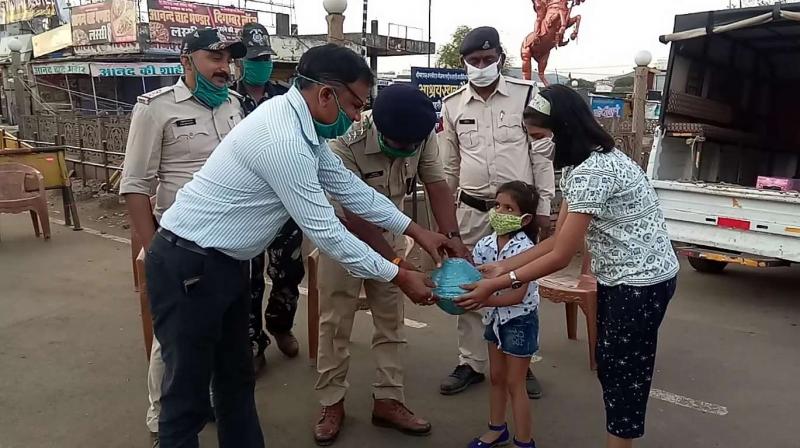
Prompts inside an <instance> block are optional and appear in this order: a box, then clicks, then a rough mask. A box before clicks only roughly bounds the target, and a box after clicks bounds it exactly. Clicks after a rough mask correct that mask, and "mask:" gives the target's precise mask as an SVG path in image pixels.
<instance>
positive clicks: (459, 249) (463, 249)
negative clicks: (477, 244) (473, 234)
mask: <svg viewBox="0 0 800 448" xmlns="http://www.w3.org/2000/svg"><path fill="white" fill-rule="evenodd" d="M447 255H449V256H451V257H455V258H463V259H465V260H468V261H469V262H470V263H472V251H470V250H469V249H467V246H465V245H464V242H463V241H462V240H461V238H459V237H453V238H450V244H449V245H448V247H447Z"/></svg>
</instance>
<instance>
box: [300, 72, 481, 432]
mask: <svg viewBox="0 0 800 448" xmlns="http://www.w3.org/2000/svg"><path fill="white" fill-rule="evenodd" d="M435 125H436V112H435V111H434V109H433V105H432V103H431V101H430V100H429V99H428V98H427V97H426V96H425V95H424V94H423V93H422V92H420V91H419V90H417V89H414V88H413V87H411V86H405V85H392V86H389V87H387V88H385V89H384V90H382V91H381V93H380V94H379V95H378V97H377V98H376V100H375V105H374V108H373V110H372V111H370V112H364V114H363V115H362V118H361V121H359V122H357V123H355V124H354V125H353V127H352V128H351V130H350V132H349V133H348V134H347V135H346V136H345V137H343V138H340V139H338V140H335V141H332V142H331V143H330V147H331V149H332V150H333V151H334V152H335V153H336V154H338V155H339V156H340V157H341V158H342V160H343V161H344V165H345V166H346V167H347V168H349V169H350V170H352V171H353V172H355V173H356V174H359V175H360V176H361V178H362V179H363V180H364V181H365V182H366V183H367V184H369V185H370V186H372V187H373V188H375V189H376V190H377V191H378V192H379V193H381V194H383V195H385V196H387V197H389V198H390V199H391V200H392V201H393V202H394V203H395V204H397V207H398V208H401V209H402V207H403V202H404V201H405V199H406V197H407V196H408V195H409V194H411V192H412V191H413V190H414V188H415V187H416V184H417V177H419V179H420V180H421V181H422V183H424V184H425V186H426V189H427V192H428V196H429V197H430V201H431V205H432V208H433V211H434V215H435V218H436V222H437V224H438V227H439V230H440V231H441V232H442V233H444V234H445V235H448V236H449V237H451V238H453V239H456V241H454V243H456V247H457V252H458V253H456V254H454V255H457V256H461V257H464V256H467V254H468V253H469V251H468V249H467V248H466V246H464V245H463V244H462V243H460V241H459V237H458V224H457V222H456V217H455V207H454V203H453V200H452V193H451V191H450V189H449V187H448V185H447V182H446V180H445V174H444V169H443V166H442V162H441V158H440V156H439V148H438V144H437V140H436V134H435V133H433V132H432V131H433V128H434V126H435ZM338 211H339V212H340V216H342V218H343V220H344V221H345V223H346V226H347V228H348V229H349V230H350V231H351V232H353V233H354V234H355V235H357V236H358V237H359V238H361V239H362V240H363V241H364V242H366V243H367V244H369V245H370V246H371V247H372V248H373V249H375V250H376V251H377V252H378V253H379V254H381V255H382V256H383V257H384V258H386V259H387V260H391V261H392V262H394V263H395V264H398V265H400V266H402V267H405V268H407V269H414V270H416V268H414V267H413V266H412V265H410V264H409V263H408V262H406V261H405V260H403V258H402V253H403V249H404V247H403V246H404V242H405V239H404V238H403V237H402V236H400V237H397V238H396V237H394V236H393V235H391V234H390V233H387V232H384V231H382V230H381V229H379V228H377V227H375V226H373V225H372V224H369V223H367V222H365V221H364V220H362V219H360V218H358V217H357V216H355V215H353V214H351V213H349V212H347V211H346V210H342V209H341V207H338ZM319 277H320V278H319V284H320V288H319V289H320V291H319V292H320V303H319V308H320V309H319V312H320V331H319V352H318V357H317V370H318V371H319V379H318V380H317V385H316V389H317V391H318V393H319V398H320V404H321V405H322V412H321V416H320V418H319V420H318V422H317V425H316V427H315V428H314V438H315V440H316V441H317V443H319V444H321V445H329V444H331V443H333V441H334V440H335V439H336V436H337V435H338V434H339V431H340V429H341V425H342V421H343V419H344V397H345V393H346V391H347V387H348V383H347V371H348V367H349V361H350V360H349V358H350V354H349V350H348V347H349V344H350V334H351V331H352V329H353V319H354V317H355V313H356V311H357V309H358V297H359V293H360V291H361V288H362V285H363V286H364V289H365V290H366V293H367V304H368V305H369V308H370V310H371V312H372V320H373V324H374V333H373V339H372V352H373V354H374V355H375V360H376V364H377V370H376V377H377V378H376V382H375V383H374V384H373V388H372V395H373V398H374V407H373V413H372V421H373V423H374V424H376V425H379V426H387V427H391V428H395V429H398V430H400V431H402V432H405V433H410V434H414V435H426V434H428V433H429V432H430V430H431V425H430V423H428V422H427V421H425V420H423V419H421V418H419V417H416V416H414V414H413V413H412V412H411V411H410V410H408V408H407V407H406V406H405V395H404V391H403V362H402V359H401V357H402V351H403V349H404V346H405V343H406V339H405V335H404V332H403V325H404V324H403V322H404V321H403V307H404V302H405V297H404V295H403V293H402V292H401V291H400V289H399V288H398V287H397V286H395V285H393V284H391V283H381V282H376V281H373V280H366V281H365V280H362V279H358V278H355V277H352V276H350V275H349V274H348V273H347V272H346V271H345V270H344V268H342V267H341V266H340V265H339V264H338V263H336V262H335V261H333V260H332V259H331V258H329V257H327V256H325V255H321V256H320V264H319Z"/></svg>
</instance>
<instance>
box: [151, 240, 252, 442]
mask: <svg viewBox="0 0 800 448" xmlns="http://www.w3.org/2000/svg"><path fill="white" fill-rule="evenodd" d="M162 232H164V231H163V230H159V232H158V233H157V234H156V236H155V238H153V242H152V244H151V245H150V249H149V251H148V253H147V258H146V263H145V271H146V275H147V292H148V294H149V295H150V309H151V312H152V315H153V327H154V330H155V334H156V337H157V338H158V340H159V342H160V343H161V355H162V357H163V359H164V365H165V372H164V380H163V383H162V395H161V415H160V418H159V439H160V444H161V445H160V446H161V447H162V448H175V447H181V448H183V447H188V448H196V447H198V439H197V434H198V433H199V432H200V431H201V430H202V429H203V426H205V424H206V421H207V417H208V408H209V402H208V385H209V382H211V386H212V389H213V391H214V401H215V403H214V411H215V413H216V420H217V436H218V439H219V446H220V447H221V448H228V447H230V448H263V447H264V437H263V435H262V432H261V427H260V424H259V420H258V414H257V412H256V405H255V398H254V396H253V392H254V388H255V375H254V372H253V361H252V353H251V351H250V349H249V347H248V335H247V321H248V312H249V310H250V295H249V279H248V263H247V262H241V261H237V260H235V259H233V258H231V257H228V256H226V255H224V254H222V253H220V252H217V251H215V250H207V251H203V250H202V249H199V248H197V247H192V246H193V243H190V242H187V241H185V240H181V239H179V238H176V237H174V235H171V234H169V233H167V234H166V236H165V234H162ZM202 252H205V254H203V253H202Z"/></svg>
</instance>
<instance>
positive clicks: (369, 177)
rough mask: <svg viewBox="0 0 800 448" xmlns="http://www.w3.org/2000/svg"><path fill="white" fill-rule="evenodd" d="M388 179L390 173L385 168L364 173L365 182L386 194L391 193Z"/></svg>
mask: <svg viewBox="0 0 800 448" xmlns="http://www.w3.org/2000/svg"><path fill="white" fill-rule="evenodd" d="M388 179H389V175H388V174H387V173H386V171H383V170H380V171H374V172H370V173H364V182H366V183H367V185H369V186H370V187H372V188H374V189H375V190H377V191H378V193H380V194H382V195H384V196H388V194H389V187H388V182H389V181H388Z"/></svg>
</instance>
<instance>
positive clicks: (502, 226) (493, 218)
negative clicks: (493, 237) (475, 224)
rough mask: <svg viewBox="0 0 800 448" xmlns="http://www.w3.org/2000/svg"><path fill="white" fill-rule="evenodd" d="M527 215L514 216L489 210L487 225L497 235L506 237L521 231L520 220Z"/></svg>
mask: <svg viewBox="0 0 800 448" xmlns="http://www.w3.org/2000/svg"><path fill="white" fill-rule="evenodd" d="M526 216H528V215H522V216H515V215H508V214H505V213H497V211H495V210H494V209H491V210H489V225H491V226H492V229H494V231H495V232H497V234H498V235H508V234H509V233H511V232H516V231H518V230H521V229H522V220H523V219H525V217H526Z"/></svg>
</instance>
